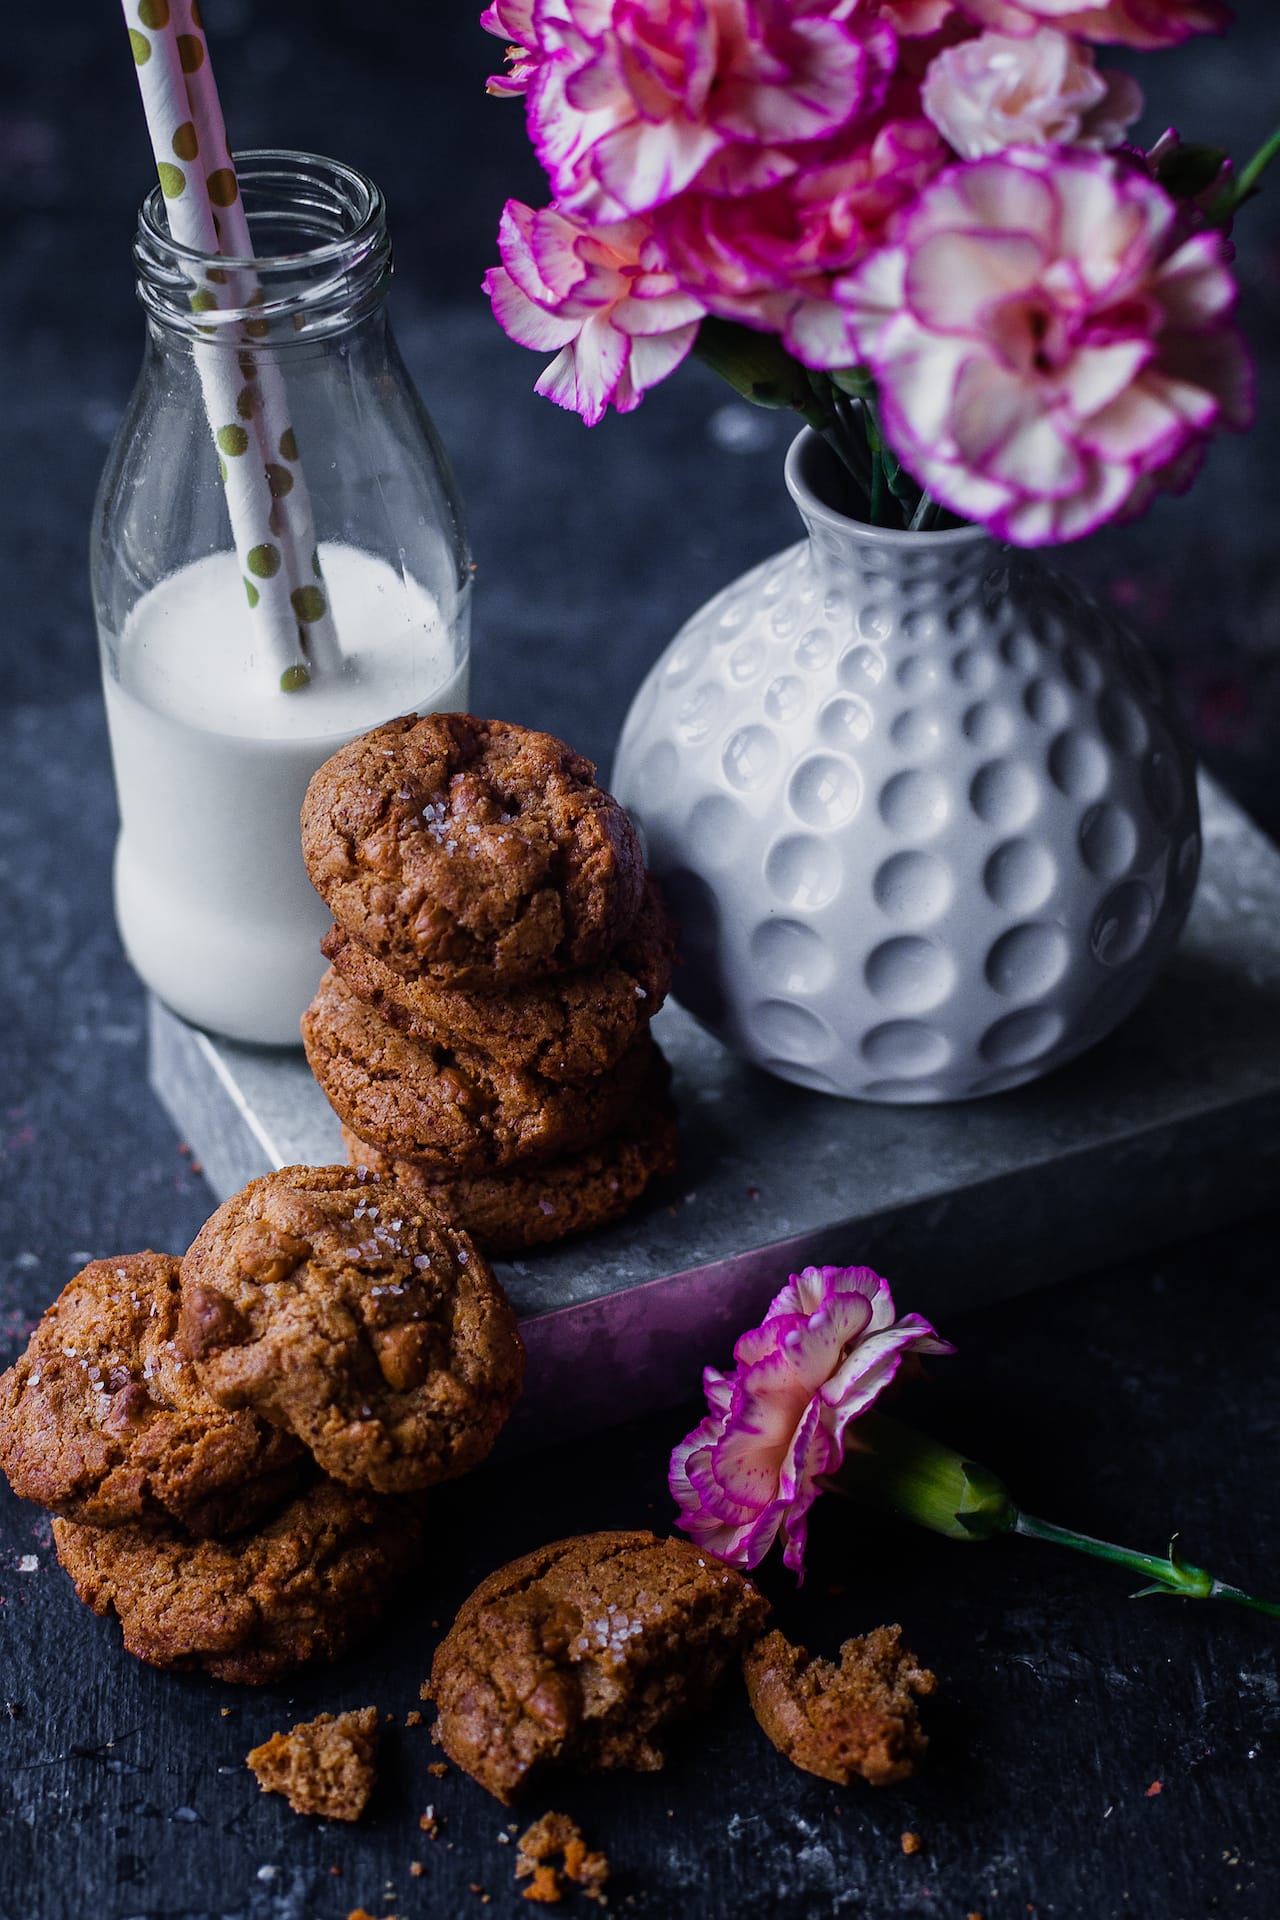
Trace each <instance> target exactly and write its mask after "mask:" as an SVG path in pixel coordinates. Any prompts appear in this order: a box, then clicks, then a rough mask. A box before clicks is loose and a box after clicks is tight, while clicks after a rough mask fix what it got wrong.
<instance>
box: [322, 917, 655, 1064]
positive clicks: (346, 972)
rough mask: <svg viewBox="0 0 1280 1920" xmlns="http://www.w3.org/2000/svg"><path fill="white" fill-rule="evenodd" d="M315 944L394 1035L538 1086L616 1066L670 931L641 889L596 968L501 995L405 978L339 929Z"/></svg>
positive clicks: (649, 998) (649, 1010)
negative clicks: (474, 1056)
mask: <svg viewBox="0 0 1280 1920" xmlns="http://www.w3.org/2000/svg"><path fill="white" fill-rule="evenodd" d="M320 945H321V948H322V950H323V952H324V954H325V957H326V959H328V960H330V961H331V962H332V964H333V967H334V969H335V971H336V972H337V973H339V974H340V975H341V976H342V979H343V980H344V981H345V982H346V984H347V986H348V987H350V989H351V991H352V992H353V993H354V994H356V995H358V997H359V998H360V999H361V1000H364V1001H367V1002H368V1004H369V1005H370V1006H371V1007H373V1008H375V1009H376V1010H377V1012H378V1013H379V1014H380V1016H381V1017H382V1019H383V1020H384V1021H385V1022H386V1023H387V1024H388V1025H389V1026H393V1027H398V1028H399V1029H400V1031H401V1032H402V1033H407V1034H409V1035H411V1036H412V1037H413V1038H414V1039H416V1040H426V1041H429V1042H433V1043H434V1044H435V1045H437V1046H443V1047H450V1046H459V1047H466V1048H468V1049H469V1050H472V1051H474V1052H478V1053H484V1054H488V1055H489V1056H490V1057H491V1058H493V1059H494V1060H499V1061H501V1062H502V1063H503V1064H504V1065H505V1066H509V1067H516V1068H524V1069H527V1070H528V1071H529V1072H531V1073H537V1074H540V1075H541V1076H542V1077H543V1078H544V1079H546V1080H557V1081H562V1080H589V1079H591V1078H593V1077H594V1076H595V1075H597V1074H602V1073H608V1072H609V1071H610V1069H611V1068H613V1067H616V1066H617V1064H618V1062H619V1061H620V1060H621V1059H622V1057H623V1055H624V1054H625V1053H626V1052H627V1051H628V1049H629V1048H630V1047H631V1045H632V1044H633V1042H634V1041H635V1040H636V1039H637V1037H638V1036H639V1035H640V1034H641V1033H642V1032H643V1030H644V1028H645V1027H646V1026H647V1025H648V1023H649V1021H650V1020H651V1019H652V1018H653V1016H654V1014H655V1013H656V1012H657V1011H658V1008H659V1007H660V1006H661V1005H662V1003H663V1001H664V1000H665V999H666V996H667V994H668V992H669V991H670V987H671V967H672V962H673V960H674V957H675V928H674V925H673V922H672V920H671V917H670V915H669V914H668V913H667V910H666V907H665V906H664V905H663V902H662V896H661V894H660V893H659V892H658V888H657V886H656V884H655V883H654V882H653V881H650V882H649V883H648V884H647V886H646V887H645V891H644V897H643V899H642V900H641V903H640V911H639V913H638V915H637V916H636V920H635V924H634V926H633V927H632V928H631V931H630V932H629V933H628V934H627V935H626V937H625V938H624V939H623V941H622V944H621V945H620V946H619V947H618V948H617V949H616V950H615V951H614V952H613V953H611V954H610V955H609V956H608V958H607V959H605V960H602V961H601V962H600V963H599V965H598V966H595V967H588V968H586V969H584V970H582V971H579V972H577V973H566V974H560V975H557V976H556V978H554V979H551V980H545V981H536V982H534V983H532V984H530V985H527V986H516V987H512V988H511V989H510V990H509V991H508V992H504V993H500V994H492V993H475V992H468V991H467V990H466V989H464V988H460V987H442V986H438V985H437V984H436V983H435V981H433V980H432V979H431V977H430V976H429V975H427V974H417V975H414V976H413V977H412V978H406V976H405V975H404V974H402V973H397V972H396V971H395V969H394V968H393V967H389V966H387V965H386V963H385V961H382V960H379V959H378V958H377V956H376V955H375V954H372V953H370V952H369V950H368V949H367V948H366V947H362V946H361V945H360V943H359V941H358V940H353V939H352V938H351V937H350V935H349V934H346V933H344V932H343V930H342V928H341V927H337V926H335V927H334V928H333V929H332V930H331V932H329V933H327V934H326V935H325V937H324V939H323V940H322V941H321V943H320Z"/></svg>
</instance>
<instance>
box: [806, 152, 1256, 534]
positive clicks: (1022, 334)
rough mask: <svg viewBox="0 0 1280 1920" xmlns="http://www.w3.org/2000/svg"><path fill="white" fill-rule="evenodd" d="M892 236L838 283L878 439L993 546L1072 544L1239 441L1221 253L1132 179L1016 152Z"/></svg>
mask: <svg viewBox="0 0 1280 1920" xmlns="http://www.w3.org/2000/svg"><path fill="white" fill-rule="evenodd" d="M890 237H891V242H892V244H890V245H888V246H886V247H884V248H882V249H880V250H879V251H878V252H877V253H874V254H872V255H870V256H869V257H868V259H867V260H865V261H864V262H863V263H862V264H861V265H859V266H858V267H855V268H854V269H853V271H852V272H851V273H850V274H848V275H847V276H845V277H844V278H843V279H842V280H840V281H838V282H837V285H836V292H837V296H838V297H839V299H840V300H841V301H842V302H843V303H844V304H845V305H846V306H847V307H848V310H849V315H850V324H851V327H852V330H853V333H854V336H855V338H856V340H857V342H858V346H859V349H860V352H861V355H862V357H863V359H864V360H865V361H866V363H867V364H868V365H869V366H870V367H871V369H872V371H873V372H874V375H875V378H876V383H877V388H878V391H879V400H880V409H881V419H882V423H883V427H884V431H885V434H886V436H887V438H888V440H889V443H890V445H891V446H892V448H893V450H894V452H895V453H896V454H897V456H898V458H899V459H900V460H901V461H902V462H903V464H904V465H905V466H906V468H907V470H908V471H909V472H910V473H911V474H912V476H913V477H914V478H915V479H916V480H917V481H918V482H919V483H920V484H921V485H922V486H924V487H926V488H928V490H929V491H930V492H931V493H932V494H933V495H934V496H935V497H936V498H937V499H939V500H941V501H943V503H944V504H945V505H946V506H948V507H950V508H951V510H952V511H953V512H954V513H957V514H959V515H961V516H962V517H963V518H965V519H968V520H976V521H980V522H982V523H983V524H985V525H986V526H988V527H990V528H991V530H992V531H993V532H994V533H996V534H997V535H998V536H999V537H1000V538H1002V539H1005V540H1009V541H1011V542H1013V543H1014V544H1015V545H1018V546H1041V545H1045V544H1048V543H1051V542H1058V541H1064V540H1074V539H1077V538H1079V537H1080V536H1081V535H1082V534H1085V533H1089V532H1091V531H1092V530H1093V529H1094V528H1095V527H1098V526H1100V525H1102V523H1103V522H1104V521H1107V520H1111V519H1115V518H1117V517H1119V516H1122V515H1125V514H1126V513H1127V512H1132V511H1134V510H1135V509H1136V508H1137V507H1139V506H1141V505H1145V503H1146V501H1147V500H1148V499H1149V497H1150V495H1151V494H1152V492H1153V491H1155V490H1156V489H1160V488H1175V487H1180V486H1182V485H1185V483H1186V480H1187V478H1188V476H1189V473H1190V471H1191V470H1192V469H1193V467H1194V462H1195V460H1196V459H1197V458H1198V456H1199V454H1200V453H1201V452H1202V450H1203V448H1204V446H1205V444H1206V442H1207V441H1208V439H1209V437H1210V435H1211V434H1213V433H1215V432H1217V431H1220V430H1221V429H1223V428H1241V427H1244V426H1247V425H1248V422H1249V417H1250V411H1251V398H1252V394H1251V388H1252V371H1251V367H1250V362H1249V358H1248V354H1247V352H1246V350H1245V347H1244V343H1243V341H1242V339H1241V337H1240V334H1239V332H1238V330H1237V328H1236V326H1235V324H1234V319H1233V315H1234V309H1235V304H1236V287H1235V282H1234V281H1233V279H1232V277H1231V274H1230V272H1229V271H1228V268H1227V260H1228V257H1229V250H1228V248H1227V245H1226V242H1225V241H1224V240H1223V238H1222V236H1221V234H1219V233H1217V232H1214V231H1204V232H1200V233H1196V234H1193V235H1191V236H1190V237H1187V234H1186V227H1185V223H1184V220H1183V216H1182V214H1181V211H1180V209H1179V207H1178V205H1177V203H1176V202H1175V201H1173V200H1172V199H1170V197H1169V195H1168V194H1167V193H1165V192H1164V190H1163V189H1162V188H1161V187H1159V186H1157V185H1156V184H1155V182H1154V181H1152V180H1150V179H1149V178H1148V177H1147V176H1146V175H1145V174H1144V173H1142V172H1141V171H1139V170H1138V169H1137V168H1135V167H1133V166H1131V165H1128V164H1126V163H1125V162H1123V161H1121V160H1117V159H1114V158H1111V157H1109V156H1105V155H1101V154H1091V153H1079V152H1064V151H1062V150H1060V149H1045V148H1029V147H1024V148H1015V149H1012V150H1011V151H1009V152H1008V153H1005V154H1001V155H999V156H995V157H991V158H988V159H983V160H974V161H970V162H968V163H966V164H964V165H961V166H957V167H953V168H951V169H949V170H948V171H947V172H946V173H943V174H940V175H939V176H938V178H937V179H936V180H934V181H933V182H932V183H931V184H930V185H929V186H927V187H926V188H925V190H924V192H923V193H922V195H921V196H920V199H919V200H918V202H917V203H916V205H915V206H914V207H913V208H910V209H909V210H907V212H906V213H904V214H903V215H902V216H900V217H899V219H898V220H897V221H896V222H895V223H894V225H893V227H892V229H891V235H890Z"/></svg>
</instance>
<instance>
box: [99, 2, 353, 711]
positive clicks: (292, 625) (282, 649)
mask: <svg viewBox="0 0 1280 1920" xmlns="http://www.w3.org/2000/svg"><path fill="white" fill-rule="evenodd" d="M123 7H124V16H125V21H126V23H127V26H128V30H129V44H130V46H131V48H132V50H133V59H134V66H135V69H136V72H137V75H138V86H139V89H140V91H141V94H142V106H143V112H144V113H145V115H146V121H147V130H148V132H149V134H150V136H151V145H152V150H153V152H154V154H155V158H156V171H157V174H158V175H159V179H160V189H161V192H162V193H163V195H164V199H165V210H166V213H167V215H168V220H169V230H170V232H171V233H172V235H173V237H174V239H175V240H176V241H177V242H178V243H179V244H180V245H181V246H184V247H189V248H191V249H192V250H194V251H196V252H199V253H204V254H210V255H216V254H217V253H218V251H219V241H218V231H217V227H216V225H215V217H214V207H213V202H212V200H211V198H210V195H209V192H208V187H207V182H206V179H205V175H204V173H203V172H202V171H201V169H200V165H199V141H198V135H197V133H196V128H195V122H194V119H193V116H192V111H191V105H190V101H189V98H188V94H187V73H186V69H187V68H189V67H192V66H194V65H195V64H196V62H197V59H204V60H207V57H208V56H207V52H206V50H205V48H204V43H203V40H202V39H197V38H196V36H195V35H193V34H190V33H179V32H178V31H177V26H176V22H175V20H174V16H173V10H172V7H171V5H170V0H123ZM216 190H217V188H216V187H215V191H216ZM241 291H242V289H240V288H239V287H237V286H236V285H235V284H234V281H233V279H232V278H231V277H229V276H227V275H226V274H224V273H223V272H222V271H221V270H220V269H218V268H216V267H215V268H211V269H208V270H206V273H205V276H204V283H203V285H201V286H200V287H198V288H197V289H196V291H195V292H194V293H193V295H192V298H191V304H192V306H193V308H195V310H196V311H197V312H202V311H208V310H209V309H210V308H213V307H218V306H222V305H227V304H230V302H231V301H232V300H235V299H238V297H239V294H240V292H241ZM193 358H194V360H195V366H196V371H197V373H198V375H199V378H200V386H201V391H202V393H203V396H204V404H205V411H206V413H207V414H208V417H209V427H210V431H211V433H212V435H213V440H214V444H215V446H216V447H217V450H218V461H219V468H220V470H221V473H222V478H223V485H224V487H225V489H226V500H227V510H228V513H229V515H230V519H231V531H232V537H233V539H234V541H235V547H236V553H237V556H238V558H239V561H240V567H241V571H242V574H243V577H244V585H245V595H246V598H247V600H248V605H249V612H250V616H251V618H252V619H253V622H254V626H255V631H256V634H257V637H258V638H259V640H260V642H261V656H262V661H263V673H264V679H274V682H275V684H276V685H278V686H279V687H281V688H282V689H283V690H284V691H286V692H293V691H296V690H297V689H298V688H300V687H304V686H306V685H307V683H308V681H309V679H310V677H311V675H310V647H309V643H308V632H307V625H306V624H305V623H304V622H303V620H302V619H300V617H299V614H298V612H297V611H296V610H295V606H294V604H293V593H294V591H295V589H294V588H293V586H292V585H291V579H292V577H294V576H295V574H296V568H293V567H286V565H285V558H284V540H285V533H284V528H285V525H286V523H285V522H284V521H283V520H282V517H281V515H280V514H278V513H276V512H275V508H276V505H277V497H276V489H275V488H273V484H272V475H271V471H270V468H271V463H270V462H269V461H268V460H266V459H265V458H264V457H263V452H264V448H263V438H262V430H261V428H260V425H259V412H258V409H257V407H256V405H254V404H250V402H251V401H253V400H255V399H256V395H255V394H254V391H253V389H252V388H251V386H250V385H249V383H248V381H247V377H246V370H245V367H243V366H242V365H241V358H240V350H239V348H236V349H235V350H233V344H232V343H231V342H228V343H227V344H226V345H223V344H220V343H219V344H214V343H213V342H211V341H210V342H197V343H196V344H195V346H194V348H193ZM260 358H261V356H260V355H254V363H255V372H256V368H257V363H258V361H259V360H260ZM246 365H247V356H246ZM277 485H278V483H277ZM317 571H318V564H317ZM319 611H320V612H321V613H322V614H323V613H324V612H325V608H324V607H323V606H321V607H320V608H319Z"/></svg>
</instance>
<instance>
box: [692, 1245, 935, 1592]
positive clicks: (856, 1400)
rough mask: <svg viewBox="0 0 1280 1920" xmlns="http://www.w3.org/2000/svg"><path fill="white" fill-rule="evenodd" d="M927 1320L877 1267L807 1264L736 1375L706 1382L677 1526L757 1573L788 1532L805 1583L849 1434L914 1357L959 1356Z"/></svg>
mask: <svg viewBox="0 0 1280 1920" xmlns="http://www.w3.org/2000/svg"><path fill="white" fill-rule="evenodd" d="M954 1351H955V1349H954V1348H953V1347H952V1346H951V1345H950V1343H949V1342H948V1341H946V1340H942V1339H939V1337H938V1335H937V1334H936V1333H935V1332H934V1330H933V1328H932V1327H931V1326H930V1325H929V1322H928V1321H927V1320H923V1319H921V1317H920V1315H919V1314H918V1313H908V1314H904V1315H903V1317H902V1318H901V1319H900V1320H898V1319H895V1318H894V1305H893V1295H892V1294H891V1293H890V1291H889V1285H888V1282H887V1281H885V1280H882V1279H881V1278H880V1276H879V1274H877V1273H873V1272H872V1271H871V1269H870V1268H869V1267H806V1268H805V1270H804V1272H803V1273H799V1274H793V1275H792V1276H791V1279H790V1280H789V1281H788V1283H787V1285H786V1286H785V1287H784V1288H783V1289H782V1292H781V1293H780V1294H778V1295H777V1297H776V1299H774V1301H773V1302H772V1303H771V1305H770V1307H769V1311H768V1312H767V1313H766V1315H765V1317H764V1321H763V1324H762V1325H761V1326H759V1327H753V1328H752V1329H751V1330H750V1331H749V1332H747V1333H744V1334H743V1335H742V1336H741V1338H740V1339H739V1340H738V1343H737V1345H736V1346H735V1347H734V1350H733V1357H734V1361H735V1365H734V1368H733V1371H732V1372H731V1373H722V1372H719V1371H718V1370H717V1369H716V1368H715V1367H708V1368H707V1370H706V1372H705V1373H704V1375H703V1385H704V1387H705V1390H706V1395H707V1405H708V1408H709V1412H708V1413H707V1416H706V1418H705V1419H704V1420H703V1421H702V1422H701V1423H700V1425H698V1426H697V1427H695V1428H694V1430H693V1432H692V1433H690V1434H688V1435H687V1436H686V1438H685V1439H684V1440H682V1441H681V1443H680V1445H679V1446H678V1447H676V1448H675V1450H674V1451H673V1453H672V1455H671V1470H670V1478H669V1484H670V1487H671V1493H672V1496H673V1498H674V1499H675V1502H676V1504H677V1506H678V1507H679V1508H680V1519H679V1521H678V1522H677V1524H678V1525H679V1526H680V1528H681V1529H682V1530H683V1531H684V1532H685V1533H687V1534H689V1535H691V1537H692V1538H693V1539H694V1540H696V1541H697V1543H698V1545H699V1546H700V1547H704V1548H705V1549H706V1550H707V1552H708V1553H711V1554H714V1555H715V1557H716V1558H717V1559H719V1560H724V1561H726V1562H727V1563H728V1564H729V1565H730V1566H734V1567H754V1566H756V1565H758V1564H759V1562H760V1561H761V1560H763V1558H764V1556H765V1554H766V1553H767V1552H768V1551H769V1548H770V1547H771V1546H772V1545H773V1542H774V1541H775V1539H777V1537H778V1535H779V1534H781V1535H782V1538H783V1539H784V1541H785V1542H786V1550H785V1552H784V1555H783V1559H784V1561H785V1563H786V1565H787V1566H789V1567H790V1568H791V1569H792V1570H793V1571H794V1572H795V1573H797V1574H799V1575H800V1576H801V1577H803V1573H804V1550H805V1541H806V1537H807V1531H808V1524H809V1522H808V1514H809V1509H810V1507H811V1506H812V1505H813V1502H814V1500H815V1499H816V1498H817V1496H818V1493H819V1492H820V1491H821V1488H820V1484H819V1482H820V1480H821V1477H822V1476H823V1475H824V1474H829V1473H834V1472H835V1470H836V1468H837V1467H838V1466H839V1465H840V1462H841V1460H842V1459H843V1457H844V1450H845V1445H846V1437H845V1436H846V1430H847V1428H848V1427H849V1424H850V1422H851V1421H854V1420H856V1419H857V1418H858V1416H859V1415H860V1414H863V1413H866V1412H867V1410H868V1409H869V1408H870V1407H871V1406H872V1405H873V1403H874V1402H875V1401H876V1400H877V1399H878V1398H879V1396H880V1395H881V1394H882V1393H883V1392H884V1390H885V1388H886V1387H887V1386H888V1385H889V1383H890V1381H891V1380H892V1379H893V1377H894V1375H895V1374H896V1373H897V1371H898V1368H899V1367H900V1366H901V1364H902V1361H903V1359H904V1358H905V1356H906V1355H907V1354H909V1353H953V1352H954Z"/></svg>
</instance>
